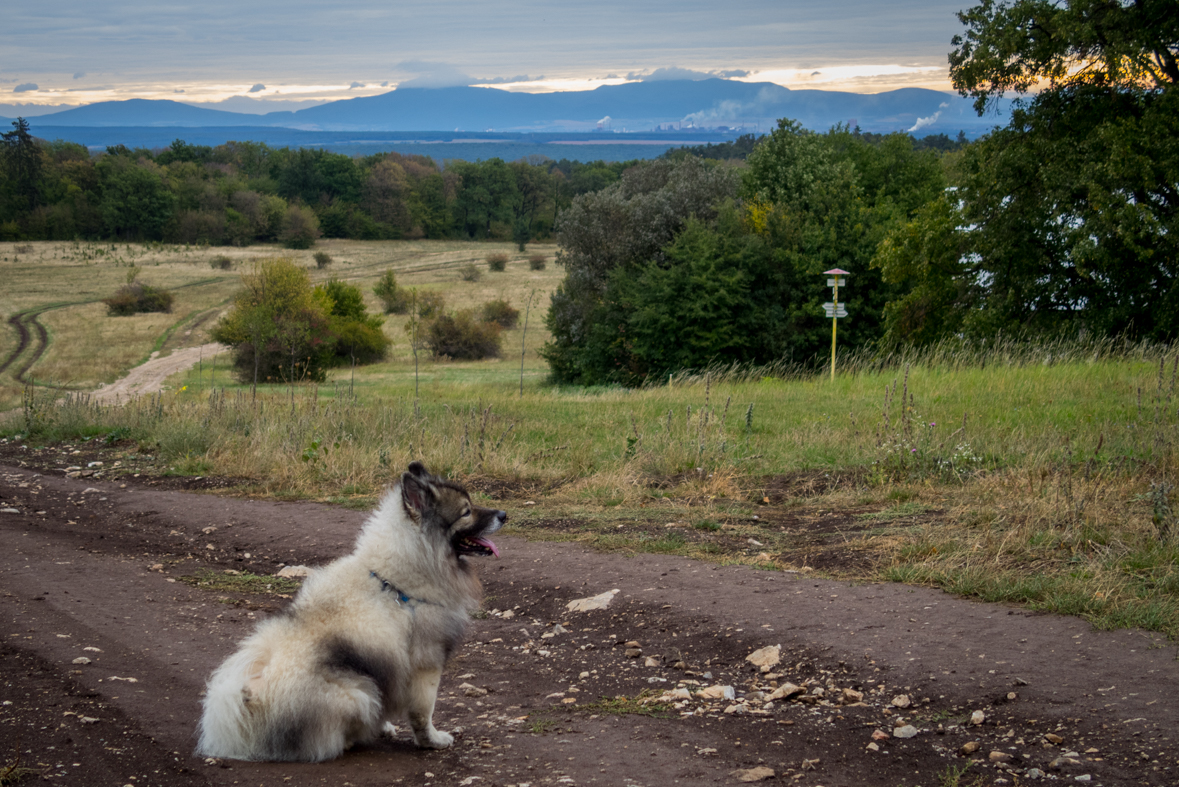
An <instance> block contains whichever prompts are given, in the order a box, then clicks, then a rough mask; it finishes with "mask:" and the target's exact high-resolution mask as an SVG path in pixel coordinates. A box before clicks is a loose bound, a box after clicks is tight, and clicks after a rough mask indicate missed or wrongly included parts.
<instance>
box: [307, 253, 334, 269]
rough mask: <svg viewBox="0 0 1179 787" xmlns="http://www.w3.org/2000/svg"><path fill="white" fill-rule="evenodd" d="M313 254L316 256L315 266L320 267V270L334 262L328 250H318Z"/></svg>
mask: <svg viewBox="0 0 1179 787" xmlns="http://www.w3.org/2000/svg"><path fill="white" fill-rule="evenodd" d="M311 256H313V257H314V258H315V267H317V268H319V269H320V270H323V269H324V268H326V267H327V266H329V265H331V264H332V255H330V254H328V253H327V252H326V251H317V252H315V254H313V255H311Z"/></svg>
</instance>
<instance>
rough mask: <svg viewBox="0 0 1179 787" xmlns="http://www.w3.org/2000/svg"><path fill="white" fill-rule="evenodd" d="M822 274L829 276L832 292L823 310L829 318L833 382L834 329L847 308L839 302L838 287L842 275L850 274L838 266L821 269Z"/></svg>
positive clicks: (832, 376) (828, 283) (833, 376)
mask: <svg viewBox="0 0 1179 787" xmlns="http://www.w3.org/2000/svg"><path fill="white" fill-rule="evenodd" d="M823 275H824V276H830V277H831V278H830V279H827V286H828V287H830V288H831V292H832V296H831V303H824V304H823V310H824V311H825V312H826V313H827V316H828V317H830V318H831V381H832V382H835V331H836V326H837V325H838V324H839V318H840V317H846V316H847V309H845V308H843V304H842V303H840V302H839V288H840V287H841V286H843V284H844V281H843V277H844V276H850V275H851V274H850V273H848V272H847V271H845V270H840V269H839V268H832V269H831V270H829V271H823Z"/></svg>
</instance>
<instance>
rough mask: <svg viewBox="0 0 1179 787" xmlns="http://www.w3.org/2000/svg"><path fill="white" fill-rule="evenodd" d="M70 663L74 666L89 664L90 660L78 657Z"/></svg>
mask: <svg viewBox="0 0 1179 787" xmlns="http://www.w3.org/2000/svg"><path fill="white" fill-rule="evenodd" d="M72 663H74V664H89V663H90V659H88V658H86V657H85V656H78V658H76V659H74V660H73V662H72Z"/></svg>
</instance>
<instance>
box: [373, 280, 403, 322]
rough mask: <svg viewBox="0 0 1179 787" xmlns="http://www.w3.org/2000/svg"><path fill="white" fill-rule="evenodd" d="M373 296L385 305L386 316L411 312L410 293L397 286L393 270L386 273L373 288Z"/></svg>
mask: <svg viewBox="0 0 1179 787" xmlns="http://www.w3.org/2000/svg"><path fill="white" fill-rule="evenodd" d="M373 295H376V296H377V297H378V298H380V299H381V303H383V304H385V314H405V313H406V312H408V311H409V293H408V292H406V291H405V288H404V287H398V286H397V277H396V276H395V275H394V274H393V271H392V270H387V271H385V272H384V273H383V274H382V275H381V278H380V279H378V280H377V285H376V286H375V287H373Z"/></svg>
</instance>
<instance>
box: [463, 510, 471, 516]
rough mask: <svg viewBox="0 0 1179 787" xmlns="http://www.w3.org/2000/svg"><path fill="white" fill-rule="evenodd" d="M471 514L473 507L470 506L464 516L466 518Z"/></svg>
mask: <svg viewBox="0 0 1179 787" xmlns="http://www.w3.org/2000/svg"><path fill="white" fill-rule="evenodd" d="M470 515H471V509H469V508H468V509H467V510H466V511H463V517H464V518H465V517H469V516H470Z"/></svg>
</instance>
